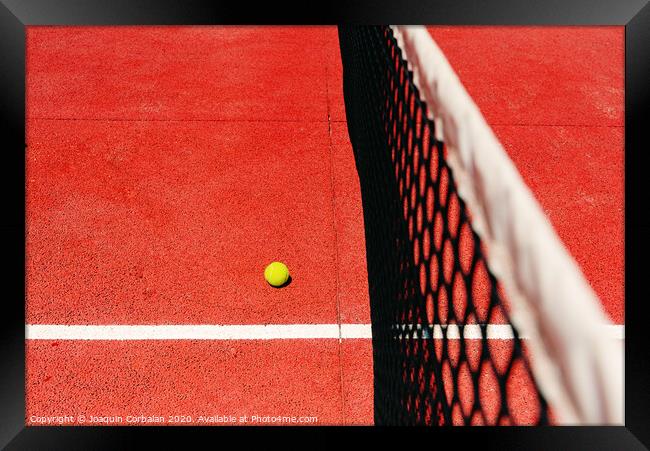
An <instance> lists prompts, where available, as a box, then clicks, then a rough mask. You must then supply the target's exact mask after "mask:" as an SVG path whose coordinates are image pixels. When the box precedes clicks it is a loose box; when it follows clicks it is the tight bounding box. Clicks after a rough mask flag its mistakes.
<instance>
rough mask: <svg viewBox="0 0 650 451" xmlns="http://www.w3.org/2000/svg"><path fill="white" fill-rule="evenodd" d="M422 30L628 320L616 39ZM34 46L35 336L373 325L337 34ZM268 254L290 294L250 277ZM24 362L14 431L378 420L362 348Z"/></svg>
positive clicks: (39, 41)
mask: <svg viewBox="0 0 650 451" xmlns="http://www.w3.org/2000/svg"><path fill="white" fill-rule="evenodd" d="M431 32H432V34H433V35H434V37H435V38H436V40H437V41H438V44H439V45H440V46H441V47H442V49H443V51H445V53H446V54H447V57H448V58H449V60H450V61H451V63H452V65H453V66H454V68H455V70H456V71H457V72H458V73H459V75H460V78H461V80H462V81H463V83H464V84H465V86H466V87H467V89H468V91H469V92H470V94H471V95H472V96H473V97H474V99H475V101H476V102H477V104H478V105H479V107H480V108H481V110H482V111H483V113H484V114H485V116H486V118H487V119H488V122H489V123H490V124H491V125H493V126H494V128H495V132H496V133H497V135H498V136H499V138H500V139H501V140H502V142H503V144H504V146H505V147H506V149H507V150H508V152H509V153H510V155H511V157H512V158H513V160H514V161H515V163H516V164H517V165H518V167H519V168H520V170H521V172H522V174H523V176H524V178H525V179H526V181H527V182H528V183H529V184H530V185H531V188H532V189H533V191H534V193H535V194H536V196H537V197H538V199H539V200H540V203H541V204H542V206H543V208H544V209H545V211H546V212H547V213H548V214H549V216H550V217H551V220H552V221H553V223H554V225H555V226H556V228H557V230H558V233H559V234H560V236H561V237H562V239H563V240H564V241H565V242H566V243H567V245H568V247H569V249H570V251H571V252H572V253H573V255H574V256H575V257H576V259H577V260H578V262H579V263H580V265H581V266H582V268H583V270H584V272H585V275H586V276H587V278H588V280H589V281H590V283H591V284H592V285H593V286H594V288H595V289H596V291H597V293H598V294H599V296H600V297H601V299H602V300H603V302H604V305H605V307H606V309H607V311H608V313H609V314H610V316H611V317H612V318H613V319H614V320H615V321H617V322H622V320H623V295H622V287H623V260H622V255H623V254H622V243H623V241H622V240H623V235H622V228H623V222H622V221H623V216H622V215H623V210H622V205H623V191H622V180H623V172H622V171H623V166H622V164H623V138H622V124H623V122H622V121H623V97H622V96H623V81H622V80H623V78H622V76H623V31H622V28H577V27H575V28H555V27H554V28H546V29H544V28H530V29H515V28H512V27H503V28H471V27H433V28H431ZM27 36H28V40H27V65H28V66H27V67H28V69H27V84H28V90H27V113H28V130H27V141H28V149H27V221H28V224H27V239H28V247H27V257H28V260H27V321H28V322H30V323H41V324H43V323H56V324H82V323H83V324H142V323H148V324H192V323H208V324H215V323H217V324H219V323H220V324H246V323H248V324H268V323H282V324H287V323H336V322H337V321H340V322H343V323H369V310H368V298H367V296H368V295H367V280H366V278H367V276H366V273H365V244H364V242H363V217H362V211H361V204H360V194H359V188H358V179H357V177H356V170H355V167H354V159H353V156H352V152H351V149H350V145H349V142H348V139H347V132H346V129H345V123H344V120H345V110H344V106H343V98H342V92H341V63H340V58H339V54H338V40H337V35H336V30H335V28H333V27H308V28H300V29H292V28H288V27H264V28H260V27H142V28H134V27H120V28H119V29H115V28H93V29H90V28H83V27H82V28H47V27H30V28H28V33H27ZM328 116H329V117H330V118H331V122H330V123H329V124H328ZM330 128H331V132H330ZM275 259H280V260H283V261H285V262H286V263H287V264H288V265H289V267H290V269H291V271H292V275H293V278H294V281H293V283H292V284H291V285H289V286H288V287H287V288H285V289H283V290H274V289H271V288H269V287H268V286H267V285H266V284H265V283H264V281H263V279H262V278H261V273H262V271H263V267H264V265H265V264H266V263H267V262H268V261H271V260H275ZM499 352H501V351H499ZM27 359H28V363H27V366H28V373H27V385H28V393H27V400H28V412H27V413H28V419H29V415H31V414H36V415H48V414H55V413H65V412H67V411H75V412H79V411H81V410H84V411H86V412H89V411H93V412H97V413H98V414H101V415H114V414H123V415H128V414H129V412H130V409H131V408H137V407H141V408H146V409H149V410H150V411H151V412H154V413H152V414H155V412H156V411H160V414H162V415H168V414H173V413H174V412H173V411H172V410H173V409H179V410H182V411H183V412H178V413H179V414H192V415H195V413H196V412H200V411H201V410H202V409H204V410H206V411H207V410H210V411H211V413H212V414H213V415H224V414H228V415H230V414H233V415H237V414H249V415H250V414H252V413H255V412H260V414H262V412H263V414H267V415H272V414H275V412H278V411H279V412H280V413H284V412H285V411H286V410H289V411H290V412H288V414H291V415H303V414H304V415H315V416H318V417H319V420H320V421H319V424H341V423H344V424H368V423H371V422H372V404H373V398H372V397H373V393H372V349H371V347H370V342H369V340H343V341H342V342H341V343H339V342H338V340H319V341H314V340H295V341H294V340H291V341H282V340H274V341H268V342H256V341H254V342H219V341H217V342H204V341H196V342H194V341H186V342H184V341H181V342H178V341H177V342H174V341H164V342H71V341H62V342H51V341H43V342H39V341H32V342H28V344H27ZM80 369H83V370H82V371H80ZM86 369H87V370H86ZM154 375H155V376H154ZM158 376H159V377H158ZM487 377H488V378H489V375H488V376H487ZM107 381H111V382H110V383H107ZM523 387H524V388H525V384H524V385H523ZM524 392H525V389H524V390H522V391H521V393H524ZM517 399H518V401H514V402H515V404H517V406H518V411H521V412H522V415H523V417H522V419H524V420H525V419H527V418H531V416H530V415H531V413H530V409H528V408H527V407H526V406H525V399H524V397H520V398H517ZM490 405H494V402H491V404H490ZM228 409H230V412H232V413H227V411H228ZM64 410H65V411H64ZM235 412H237V413H235Z"/></svg>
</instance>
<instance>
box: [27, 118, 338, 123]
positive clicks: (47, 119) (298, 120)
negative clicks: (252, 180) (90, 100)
mask: <svg viewBox="0 0 650 451" xmlns="http://www.w3.org/2000/svg"><path fill="white" fill-rule="evenodd" d="M27 120H28V121H78V122H83V121H88V122H251V123H275V122H281V123H294V124H295V123H307V124H313V123H325V122H329V121H328V120H327V119H155V118H152V119H116V118H92V117H91V118H79V117H76V118H75V117H28V118H27Z"/></svg>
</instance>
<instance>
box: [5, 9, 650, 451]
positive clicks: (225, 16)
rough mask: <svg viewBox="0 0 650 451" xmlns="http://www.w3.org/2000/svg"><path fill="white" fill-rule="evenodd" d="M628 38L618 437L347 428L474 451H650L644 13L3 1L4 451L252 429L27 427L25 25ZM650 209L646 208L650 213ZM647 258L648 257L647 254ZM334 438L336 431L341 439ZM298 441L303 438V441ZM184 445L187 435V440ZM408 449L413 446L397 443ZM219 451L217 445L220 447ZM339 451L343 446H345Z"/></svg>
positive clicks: (315, 432) (649, 72)
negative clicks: (429, 29) (579, 28)
mask: <svg viewBox="0 0 650 451" xmlns="http://www.w3.org/2000/svg"><path fill="white" fill-rule="evenodd" d="M337 23H397V24H416V23H420V24H432V25H433V24H448V25H504V24H512V25H515V24H516V25H619V26H625V196H626V201H625V239H626V251H625V254H626V255H625V265H626V266H625V267H626V274H625V298H626V306H625V307H626V321H625V358H626V364H625V391H626V395H625V426H624V427H623V426H621V427H545V428H518V427H510V428H498V429H495V428H445V429H436V430H424V429H409V430H408V431H404V429H394V428H390V429H385V428H357V427H355V428H347V429H346V433H349V432H350V431H352V432H361V433H362V434H363V435H364V436H365V437H362V440H365V439H368V438H370V437H369V434H372V435H376V434H379V435H381V436H384V435H385V434H386V432H390V433H391V434H393V433H397V434H400V435H401V434H402V433H405V434H406V435H405V438H406V437H408V440H415V439H417V440H419V439H425V440H427V441H429V443H431V444H434V443H435V444H436V445H440V444H441V443H442V442H448V443H453V444H454V445H458V444H459V443H463V445H478V446H480V447H481V448H480V449H486V448H488V449H492V448H498V449H522V448H523V449H529V450H533V449H544V450H546V449H553V448H558V449H590V450H601V449H602V450H605V449H619V450H622V449H626V450H627V449H645V446H644V445H646V446H650V432H649V428H647V427H646V426H647V425H648V424H650V402H649V401H650V390H648V387H647V386H646V385H645V382H646V381H647V380H648V379H649V377H648V375H650V364H649V362H650V359H649V358H648V356H649V352H648V349H647V347H645V346H644V345H643V344H642V343H643V336H644V332H645V330H644V329H645V327H644V326H645V322H646V321H645V318H646V316H645V315H643V312H644V311H645V309H644V305H643V302H644V301H645V299H644V296H642V293H643V290H642V288H643V282H642V281H643V280H647V277H643V276H644V270H645V269H646V268H645V267H644V266H647V264H645V265H644V255H647V254H648V253H647V250H648V249H649V246H648V244H649V240H648V234H649V232H650V220H649V219H648V218H647V217H644V215H643V212H644V208H645V206H644V204H643V201H644V200H645V199H646V198H647V193H648V192H650V190H649V186H648V177H647V176H644V173H643V172H642V171H643V168H644V165H643V164H642V161H641V160H642V158H643V156H644V153H645V152H647V150H648V149H650V143H649V140H648V132H649V131H650V127H648V125H650V124H649V123H648V119H647V118H648V114H647V113H648V109H650V108H649V105H650V50H649V49H648V48H649V45H648V44H649V43H650V4H648V3H647V2H646V1H644V0H618V1H611V0H546V1H544V2H539V1H534V0H491V1H480V0H443V1H419V0H418V1H416V0H402V1H392V0H376V1H370V0H365V1H358V0H357V1H354V0H348V1H340V2H338V3H329V4H325V3H322V4H312V3H310V2H303V3H301V4H293V3H288V2H287V3H282V2H266V3H261V4H260V5H254V4H248V3H246V2H229V3H226V2H210V1H205V0H188V1H172V0H144V1H142V0H141V1H136V0H111V1H110V2H102V1H101V0H85V1H84V0H60V1H52V0H50V1H48V0H0V66H1V69H0V84H1V88H0V111H1V114H2V121H1V122H0V123H2V125H3V133H2V135H0V136H1V137H2V142H3V144H4V146H3V152H2V154H1V155H2V160H3V164H2V165H1V168H2V169H1V170H2V177H1V178H0V179H1V183H2V188H3V190H2V194H3V195H2V199H3V200H4V202H3V207H4V208H3V214H2V219H1V220H0V228H1V230H2V250H3V256H4V257H5V260H6V263H5V265H3V266H4V270H3V271H2V275H3V282H4V283H3V285H2V286H3V287H4V290H5V292H6V293H7V294H6V296H5V302H4V303H3V306H2V310H1V313H0V317H2V325H3V327H2V328H1V329H0V337H1V338H0V362H1V363H0V365H1V366H0V368H1V370H0V447H5V446H7V449H39V450H40V449H67V450H71V449H121V448H131V447H135V446H136V445H137V444H138V443H149V442H150V440H151V438H152V437H158V438H160V439H162V440H164V441H165V443H167V444H168V445H169V444H171V443H172V442H171V440H172V437H181V438H180V442H179V443H182V444H183V445H184V446H187V444H188V443H189V442H188V440H190V437H192V440H194V439H200V440H203V439H208V440H211V441H212V443H215V442H214V441H213V440H214V437H215V435H214V434H223V433H224V432H225V431H238V432H240V433H241V432H244V433H245V434H247V435H248V434H250V432H251V431H250V429H249V428H199V427H183V428H176V427H167V428H165V427H162V428H160V427H144V428H137V427H135V428H134V427H25V396H24V395H25V349H24V346H25V335H24V333H25V329H24V327H25V310H24V296H25V270H24V261H25V205H24V201H25V160H24V158H25V154H24V152H25V27H26V26H29V25H120V24H124V25H137V24H142V25H154V24H155V25H167V24H187V25H191V24H331V25H335V24H337ZM646 202H647V201H646ZM644 251H645V252H644ZM331 429H332V428H299V429H296V428H282V429H281V430H280V429H278V428H259V429H258V430H257V431H255V432H257V433H259V432H262V433H268V432H274V433H276V434H277V433H281V434H282V435H285V434H286V433H287V432H289V433H291V434H295V433H300V434H304V433H305V432H306V431H308V432H307V435H306V436H305V438H307V437H308V438H309V441H310V443H312V442H313V441H318V442H319V444H325V443H326V442H328V441H331V443H332V444H336V439H335V437H336V435H334V434H331ZM337 429H338V428H337ZM298 431H300V432H298ZM190 433H191V434H190ZM400 442H401V443H403V444H404V445H405V446H409V447H411V446H414V445H412V444H410V443H407V442H404V441H403V439H402V440H400ZM220 443H221V444H223V442H220ZM342 445H343V443H339V446H342Z"/></svg>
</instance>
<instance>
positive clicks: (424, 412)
mask: <svg viewBox="0 0 650 451" xmlns="http://www.w3.org/2000/svg"><path fill="white" fill-rule="evenodd" d="M339 40H340V46H341V56H342V61H343V88H344V96H345V106H346V115H347V125H348V132H349V135H350V140H351V143H352V146H353V150H354V155H355V160H356V165H357V170H358V173H359V179H360V184H361V192H362V199H363V207H364V221H365V233H366V253H367V264H368V280H369V291H370V302H371V321H372V335H373V338H372V340H373V358H374V390H375V396H374V399H375V422H376V424H408V425H419V424H425V425H447V424H460V425H463V424H495V425H496V424H498V425H506V424H546V423H548V421H549V412H548V407H547V404H546V401H545V400H544V398H543V396H542V395H541V394H540V392H539V389H538V387H537V385H536V383H535V381H534V379H533V376H532V374H531V371H530V367H529V364H528V360H527V357H526V352H525V349H524V348H523V346H522V340H521V338H520V337H519V335H518V333H517V331H516V329H515V328H514V327H513V326H512V325H511V323H510V320H509V318H508V309H507V303H506V299H505V296H504V293H503V290H502V288H501V286H500V284H499V283H498V282H497V280H495V278H494V276H493V275H492V274H491V272H490V271H489V269H488V266H487V264H486V259H485V253H486V249H485V248H484V246H482V244H481V241H480V239H479V237H478V235H477V234H476V233H475V232H474V230H473V229H472V224H471V214H470V212H469V211H468V210H467V208H466V206H465V204H464V202H463V200H462V199H461V198H460V197H459V196H458V193H457V190H456V185H455V183H454V177H453V174H452V172H451V170H450V168H449V166H448V164H447V163H446V161H445V156H446V148H445V145H444V143H443V142H441V141H439V140H437V139H436V134H435V124H434V122H433V121H431V120H429V119H428V118H427V105H426V104H425V103H424V102H423V100H422V99H421V98H420V95H419V93H418V88H417V86H416V85H415V84H414V81H413V74H412V72H411V71H410V70H409V69H408V65H407V63H406V61H405V60H404V58H403V56H402V51H401V49H400V48H399V46H398V43H397V41H396V39H395V37H394V36H393V33H392V30H391V28H390V27H387V26H340V27H339Z"/></svg>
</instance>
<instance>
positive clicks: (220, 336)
mask: <svg viewBox="0 0 650 451" xmlns="http://www.w3.org/2000/svg"><path fill="white" fill-rule="evenodd" d="M413 329H417V331H416V332H415V334H416V335H417V336H420V337H422V338H424V339H430V338H433V339H442V338H444V337H445V335H446V337H447V339H452V340H454V339H460V338H461V336H462V337H463V338H464V339H470V340H472V339H476V340H480V339H481V338H482V337H483V335H484V334H485V335H486V338H487V339H489V340H510V339H513V338H514V336H513V333H512V328H511V326H509V325H508V324H487V325H478V324H468V325H466V326H464V327H463V328H462V331H461V327H460V326H458V325H456V324H449V325H447V326H443V325H440V324H435V325H432V326H430V327H414V326H413V325H401V326H400V327H394V330H395V337H397V338H401V336H402V335H405V334H407V333H410V332H411V331H412V330H413ZM603 333H604V334H606V335H607V336H609V337H611V338H612V339H621V340H622V339H624V338H625V326H623V325H604V326H603ZM370 338H372V328H371V325H370V324H340V325H339V324H264V325H259V324H245V325H243V324H237V325H213V324H199V325H191V324H183V325H169V324H166V325H123V324H120V325H63V324H26V325H25V339H27V340H287V339H337V340H341V339H370ZM520 338H522V339H524V340H525V339H527V337H525V336H522V335H520Z"/></svg>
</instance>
